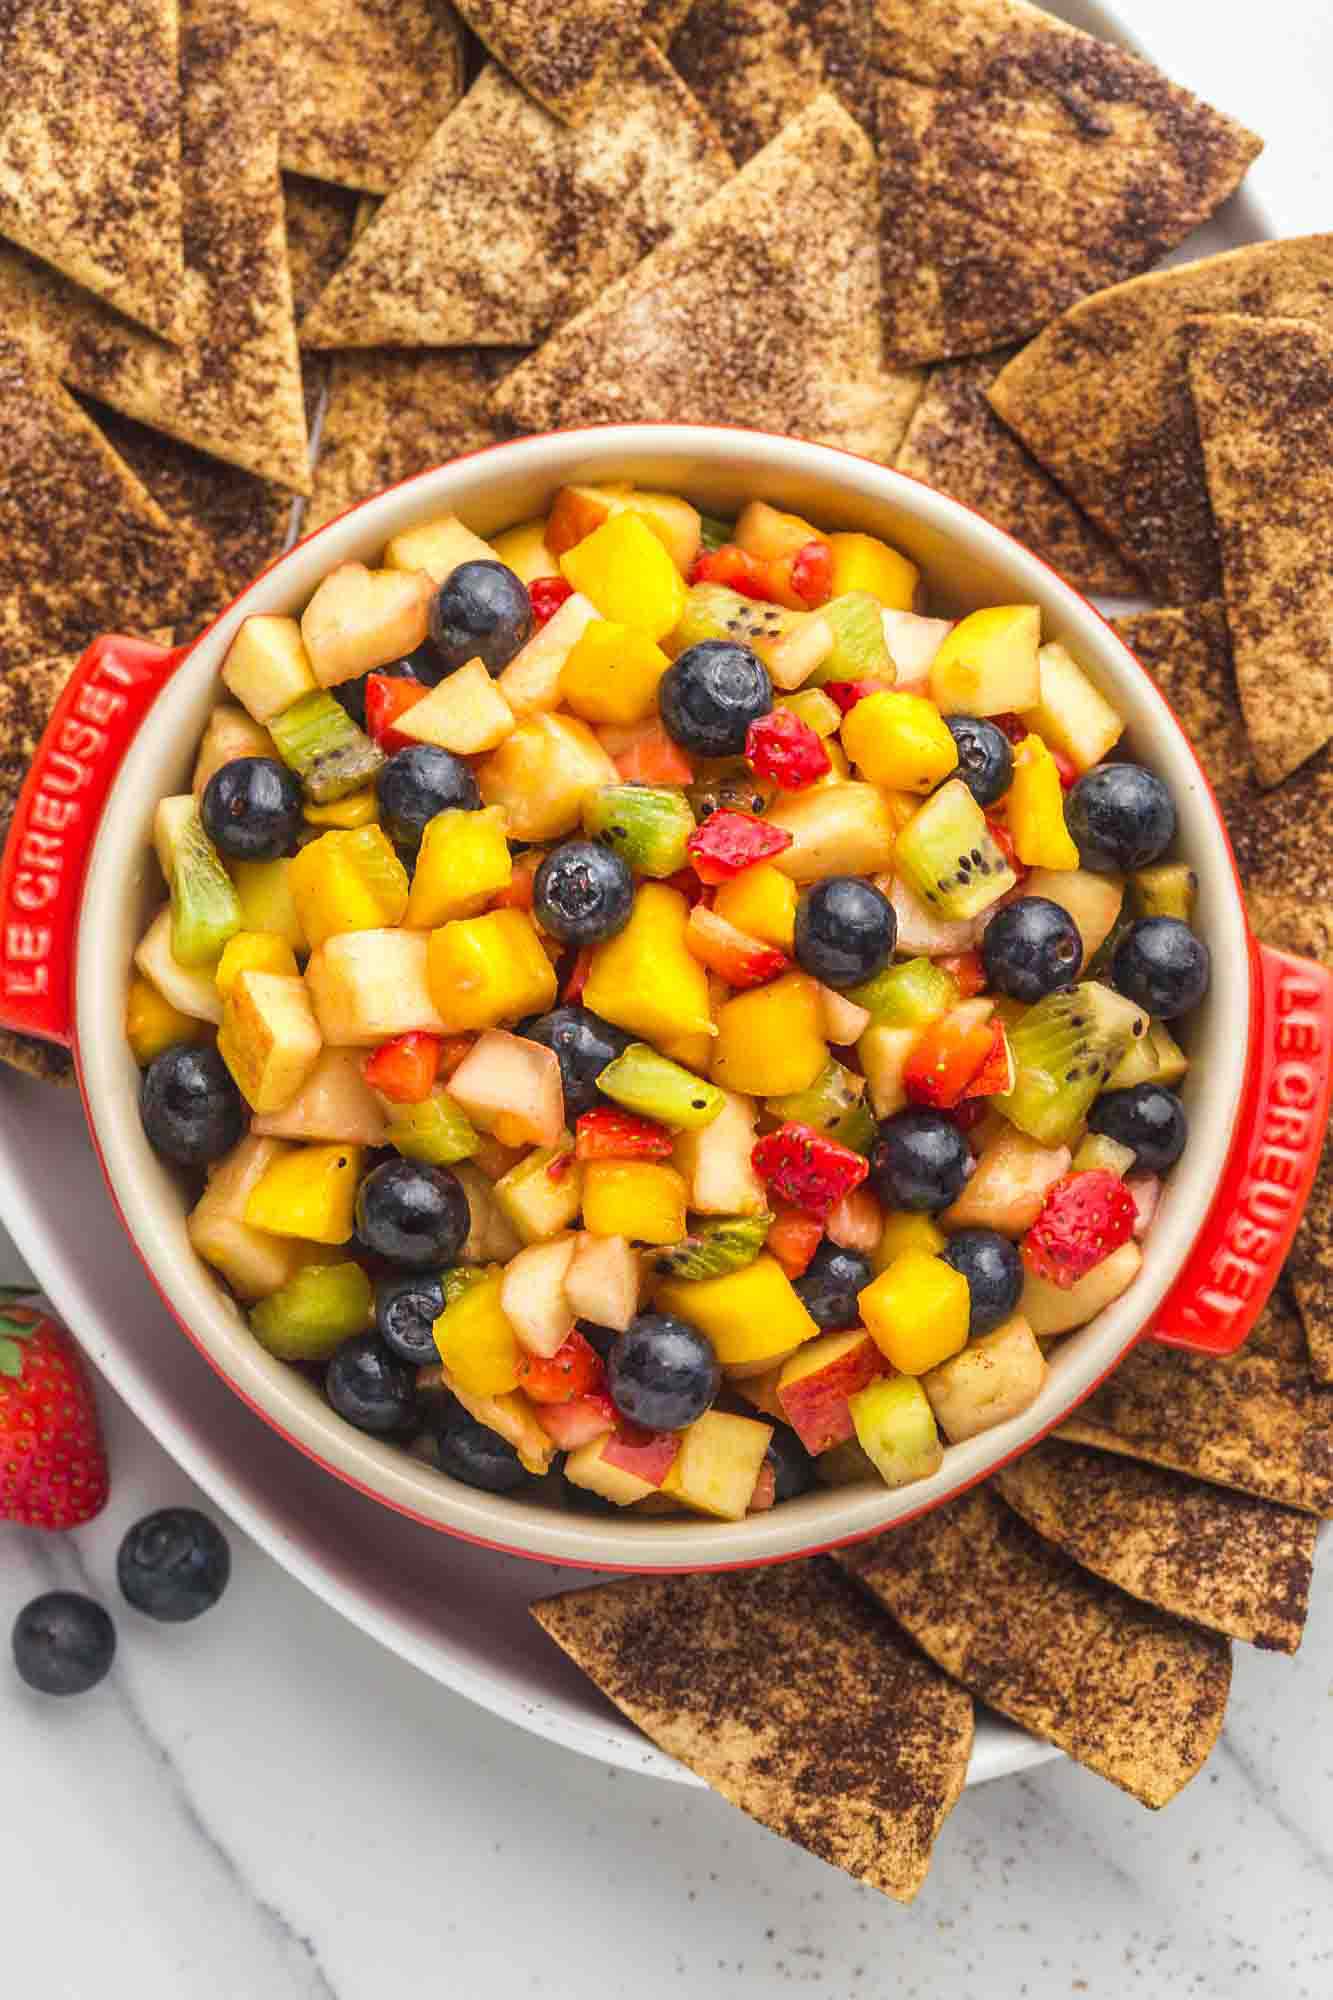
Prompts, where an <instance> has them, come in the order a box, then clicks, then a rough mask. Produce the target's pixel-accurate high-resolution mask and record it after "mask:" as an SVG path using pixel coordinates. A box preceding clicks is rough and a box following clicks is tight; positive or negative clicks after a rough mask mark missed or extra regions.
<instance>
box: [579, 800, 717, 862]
mask: <svg viewBox="0 0 1333 2000" xmlns="http://www.w3.org/2000/svg"><path fill="white" fill-rule="evenodd" d="M583 831H584V832H585V833H586V834H587V835H588V837H589V839H590V840H600V841H602V842H603V843H604V845H605V846H607V847H609V848H610V849H611V850H612V852H613V853H615V854H618V855H619V856H620V858H621V860H622V861H623V862H624V863H625V864H626V866H627V867H629V868H633V869H636V870H637V871H638V873H639V874H640V875H652V876H655V877H657V878H658V879H659V880H663V879H665V877H666V876H668V875H675V874H676V873H678V871H679V870H680V869H682V868H683V867H684V866H685V865H686V863H687V862H688V860H689V858H690V857H689V853H688V850H687V846H686V843H687V842H688V840H689V837H690V835H691V834H692V833H693V832H694V814H693V813H692V812H691V811H690V803H689V800H688V799H687V798H686V796H685V794H684V792H683V791H682V790H681V789H680V787H679V786H678V785H598V786H596V787H595V789H594V790H592V791H591V792H588V793H586V794H585V795H584V800H583Z"/></svg>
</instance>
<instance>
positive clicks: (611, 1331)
mask: <svg viewBox="0 0 1333 2000" xmlns="http://www.w3.org/2000/svg"><path fill="white" fill-rule="evenodd" d="M574 1324H575V1326H576V1327H577V1328H578V1330H579V1332H580V1333H581V1334H582V1335H583V1338H584V1339H585V1340H586V1341H587V1343H588V1345H589V1347H591V1348H593V1349H594V1350H595V1351H596V1352H597V1353H598V1354H600V1356H601V1357H602V1360H603V1361H605V1360H606V1358H607V1356H608V1355H609V1354H610V1352H611V1349H612V1348H613V1347H614V1346H615V1344H616V1342H617V1341H618V1340H619V1338H620V1332H619V1329H618V1328H616V1327H614V1326H599V1325H598V1324H597V1321H596V1320H595V1319H576V1320H575V1322H574Z"/></svg>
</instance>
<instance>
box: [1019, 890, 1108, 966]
mask: <svg viewBox="0 0 1333 2000" xmlns="http://www.w3.org/2000/svg"><path fill="white" fill-rule="evenodd" d="M1023 894H1024V895H1025V896H1044V897H1045V898H1046V900H1047V901H1048V902H1051V903H1058V904H1059V905H1060V908H1061V909H1062V910H1068V912H1069V914H1070V916H1071V917H1072V918H1073V919H1074V922H1075V923H1076V924H1077V926H1078V934H1079V936H1080V937H1081V938H1082V940H1083V963H1084V965H1087V963H1088V961H1089V960H1090V959H1091V958H1092V957H1093V956H1094V954H1095V953H1096V952H1098V951H1099V950H1100V949H1101V947H1102V945H1103V944H1104V943H1105V941H1106V939H1107V938H1108V937H1109V936H1110V935H1111V932H1112V930H1113V929H1114V927H1115V923H1116V919H1117V918H1118V917H1119V915H1120V906H1121V903H1122V902H1123V900H1124V894H1125V885H1124V883H1123V882H1122V881H1121V879H1120V877H1119V876H1118V875H1094V874H1093V873H1092V871H1091V870H1090V869H1087V868H1034V869H1033V871H1032V873H1031V874H1030V875H1029V876H1028V877H1027V879H1026V880H1025V881H1024V883H1023Z"/></svg>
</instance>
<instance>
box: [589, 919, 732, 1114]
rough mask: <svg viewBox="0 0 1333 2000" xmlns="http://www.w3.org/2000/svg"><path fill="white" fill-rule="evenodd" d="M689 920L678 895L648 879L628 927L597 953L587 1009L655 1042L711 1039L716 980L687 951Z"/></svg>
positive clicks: (590, 973) (590, 975)
mask: <svg viewBox="0 0 1333 2000" xmlns="http://www.w3.org/2000/svg"><path fill="white" fill-rule="evenodd" d="M688 922H689V908H688V905H687V904H686V901H685V898H684V897H683V896H682V895H681V894H680V893H679V891H678V890H675V889H668V888H667V887H666V886H665V884H664V883H660V882H645V883H644V884H643V886H642V888H641V889H640V890H639V892H638V894H637V895H636V896H635V898H634V908H633V910H632V911H631V912H630V920H629V922H628V924H626V926H625V928H624V930H623V931H621V933H620V935H619V936H618V937H613V938H608V939H607V941H606V943H605V944H600V945H598V946H597V948H596V950H595V951H594V952H593V955H592V969H591V971H590V972H589V974H588V982H587V985H586V986H585V987H584V989H583V1004H584V1006H585V1007H590V1008H591V1009H592V1011H593V1013H594V1014H600V1015H601V1016H602V1017H603V1019H604V1020H607V1021H612V1022H614V1023H615V1025H616V1026H617V1027H618V1028H628V1029H629V1030H630V1032H631V1034H635V1035H641V1036H642V1037H643V1039H644V1040H645V1041H648V1042H656V1043H659V1044H661V1043H666V1042H669V1041H673V1040H674V1039H675V1038H676V1037H678V1036H680V1035H695V1034H706V1035H708V1036H709V1037H710V1039H711V1037H712V1033H713V1017H712V1014H711V1012H710V1011H709V1004H708V975H707V973H706V972H705V971H704V969H703V967H702V965H700V963H699V961H698V959H697V958H695V957H694V956H693V955H692V954H691V952H690V951H689V950H688V948H687V947H686V943H685V930H686V925H687V924H688ZM721 1080H722V1079H721V1078H719V1079H718V1081H719V1082H720V1081H721Z"/></svg>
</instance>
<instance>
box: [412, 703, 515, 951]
mask: <svg viewBox="0 0 1333 2000" xmlns="http://www.w3.org/2000/svg"><path fill="white" fill-rule="evenodd" d="M454 678H455V679H457V675H455V677H454ZM442 685H444V686H446V687H447V686H448V685H449V683H448V682H444V683H442ZM513 872H514V866H513V860H512V858H511V855H510V851H509V841H508V838H507V835H506V833H505V816H504V814H503V812H502V811H501V810H500V808H499V807H498V806H485V807H483V808H482V810H481V811H480V812H468V811H465V810H463V808H461V807H450V808H449V809H447V810H446V811H444V812H440V813H436V815H435V817H434V819H432V820H428V821H427V823H426V831H425V833H424V834H423V835H422V840H421V848H420V851H419V853H418V855H417V862H416V867H415V868H414V869H413V871H412V886H411V892H410V894H409V896H408V902H407V915H406V917H405V918H404V922H405V923H406V924H407V925H408V927H409V929H412V930H432V929H434V928H435V927H436V926H437V925H439V924H446V923H449V922H450V921H451V920H452V919H453V918H455V917H473V916H477V915H479V914H480V913H481V912H482V911H483V910H484V909H485V908H486V905H487V904H488V903H489V902H490V901H491V900H492V898H493V897H494V896H495V895H496V894H497V893H498V892H499V891H500V890H502V889H505V888H507V887H508V885H509V883H510V882H511V881H512V879H513Z"/></svg>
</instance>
